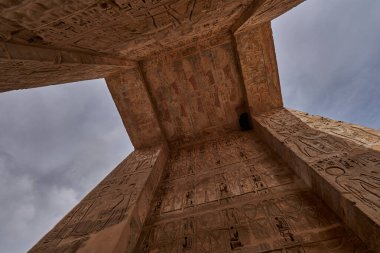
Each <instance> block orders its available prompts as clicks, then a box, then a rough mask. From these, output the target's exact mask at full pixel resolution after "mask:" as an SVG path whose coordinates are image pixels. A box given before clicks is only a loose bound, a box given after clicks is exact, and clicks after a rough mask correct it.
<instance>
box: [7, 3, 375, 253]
mask: <svg viewBox="0 0 380 253" xmlns="http://www.w3.org/2000/svg"><path fill="white" fill-rule="evenodd" d="M379 13H380V2H378V1H371V0H363V1H357V0H328V1H318V0H308V1H306V2H305V3H303V4H302V5H300V6H299V7H297V8H296V9H294V10H292V11H291V12H289V13H287V14H285V15H283V16H281V17H280V18H278V19H276V20H275V21H274V22H273V30H274V37H275V44H276V50H277V55H278V56H277V58H278V63H279V69H280V76H281V82H282V90H283V95H284V99H285V104H286V106H289V107H293V108H296V109H300V110H304V111H308V112H311V113H316V114H321V115H325V116H329V117H332V118H337V119H341V120H346V121H352V122H356V123H360V124H363V125H368V126H371V127H375V128H380V117H379V115H380V114H379V113H378V110H379V108H380V99H378V98H379V97H380V90H379V89H380V85H379V81H380V71H379V66H380V57H378V56H379V55H380V48H379V47H380V33H378V32H377V29H378V27H380V15H378V14H379ZM131 150H132V146H131V144H130V142H129V139H128V136H127V133H126V131H125V129H124V127H123V125H122V122H121V119H120V116H119V115H118V112H117V110H116V108H115V105H114V104H113V101H112V99H111V96H110V94H109V92H108V90H107V87H106V86H105V84H104V81H103V80H95V81H87V82H82V83H74V84H66V85H59V86H51V87H45V88H38V89H31V90H25V91H15V92H7V93H3V94H0V205H1V208H0V224H2V226H1V227H0V245H1V246H0V252H4V253H10V252H12V253H13V252H15V253H17V252H25V251H26V250H28V249H29V248H30V247H31V246H32V245H33V244H34V243H36V242H37V240H38V239H40V238H41V236H42V235H43V234H45V233H46V232H47V231H48V230H49V229H50V228H51V227H52V226H53V225H54V224H55V223H56V222H57V221H59V219H61V218H62V217H63V215H64V214H65V213H67V211H69V209H71V208H72V207H73V206H74V205H75V204H76V203H77V202H78V201H79V200H80V199H81V198H82V197H83V196H84V195H85V194H86V193H87V192H88V191H89V190H90V189H92V188H93V187H94V186H95V185H96V184H97V183H98V182H99V181H100V180H101V179H102V178H103V177H104V176H105V175H106V174H107V173H108V172H110V171H111V170H112V169H113V168H114V167H115V166H116V165H117V163H119V162H120V161H121V160H122V159H123V158H124V157H126V156H127V154H128V153H129V152H130V151H131Z"/></svg>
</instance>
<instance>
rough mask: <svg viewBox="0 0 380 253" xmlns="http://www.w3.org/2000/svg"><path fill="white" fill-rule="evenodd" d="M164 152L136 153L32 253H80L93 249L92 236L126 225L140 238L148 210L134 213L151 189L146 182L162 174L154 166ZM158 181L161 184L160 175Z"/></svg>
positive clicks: (144, 151) (61, 222) (113, 172)
mask: <svg viewBox="0 0 380 253" xmlns="http://www.w3.org/2000/svg"><path fill="white" fill-rule="evenodd" d="M161 152H162V150H161V149H159V148H152V149H148V150H141V151H134V152H133V153H132V154H131V155H130V156H128V158H126V159H125V160H124V161H123V162H122V163H121V164H120V165H119V166H117V167H116V169H115V170H114V171H112V172H111V173H110V174H109V175H108V176H107V177H106V178H105V179H104V180H103V181H102V182H101V183H100V184H99V185H98V186H96V188H95V189H94V190H92V191H91V192H90V193H89V194H88V195H87V196H86V197H85V198H84V199H83V200H82V201H81V202H80V203H79V204H78V205H77V206H76V207H74V209H73V210H71V211H70V212H69V213H68V214H67V215H66V216H65V217H64V218H63V219H62V220H61V221H60V222H59V223H58V224H57V225H56V226H55V227H54V228H53V229H52V230H51V231H50V232H49V233H48V234H47V235H46V236H44V237H43V238H42V239H41V241H40V242H39V243H38V244H37V245H36V246H34V247H33V248H32V249H31V250H30V251H29V252H31V253H37V252H41V253H42V252H44V253H46V252H62V253H63V252H77V251H79V249H80V248H85V247H86V246H92V245H86V244H87V243H88V241H89V240H90V239H91V237H92V236H94V235H96V234H97V233H100V232H101V231H103V230H105V229H108V228H111V227H113V226H115V225H118V224H119V223H122V222H125V221H128V224H127V225H126V226H128V228H127V229H128V230H134V231H133V233H137V234H138V233H139V229H141V226H142V223H143V222H144V220H141V218H144V217H143V216H144V215H143V214H142V213H141V212H145V215H146V212H147V210H145V211H144V210H140V213H138V214H136V211H135V209H136V206H138V208H140V209H141V208H142V207H143V204H142V203H141V200H140V198H141V196H140V195H141V194H142V193H144V192H147V190H148V188H149V187H147V185H146V182H147V180H148V179H149V177H150V176H151V175H150V174H151V173H157V172H156V170H157V171H158V172H159V171H160V169H159V168H155V166H156V165H155V164H156V162H157V158H158V157H159V156H162V154H160V153H161ZM153 169H154V170H153ZM152 170H153V171H152ZM155 177H156V180H158V179H159V177H160V175H159V174H158V175H155ZM151 183H152V184H154V182H151ZM153 192H154V189H152V190H151V191H150V192H149V191H148V192H147V193H148V194H150V195H151V197H150V198H152V195H153ZM146 197H148V198H149V196H146ZM144 201H148V203H147V204H148V205H147V206H146V208H148V207H149V202H150V201H149V199H145V200H144ZM131 236H132V235H131ZM134 236H137V235H136V234H135V235H134ZM130 240H131V241H133V239H132V238H130ZM103 244H106V242H103ZM111 249H112V248H111V247H110V249H109V250H111ZM110 252H111V251H110Z"/></svg>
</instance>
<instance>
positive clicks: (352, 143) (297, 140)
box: [254, 109, 380, 252]
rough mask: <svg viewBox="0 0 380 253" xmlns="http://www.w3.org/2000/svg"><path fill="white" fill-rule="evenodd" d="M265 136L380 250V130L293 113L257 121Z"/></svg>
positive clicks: (285, 111)
mask: <svg viewBox="0 0 380 253" xmlns="http://www.w3.org/2000/svg"><path fill="white" fill-rule="evenodd" d="M254 125H255V126H254V127H255V129H256V130H257V131H258V132H259V134H260V136H261V137H262V138H263V139H264V140H265V141H266V142H267V143H268V144H269V145H270V146H271V147H272V148H273V149H274V150H275V151H276V152H277V153H278V154H279V155H280V156H281V157H282V158H283V159H284V161H286V162H287V163H288V164H289V166H290V167H291V168H292V169H293V170H294V171H295V172H296V174H297V175H298V176H300V177H301V178H302V179H303V180H304V181H305V182H306V184H307V185H308V186H310V187H311V188H312V189H313V190H314V191H315V192H316V193H317V194H318V195H319V196H320V197H321V199H323V201H324V202H325V203H327V205H329V207H330V208H331V209H332V210H334V211H335V213H336V214H337V215H338V216H339V217H340V218H341V219H342V220H343V221H344V222H345V223H346V224H347V225H348V226H349V227H350V228H351V229H352V230H353V231H354V232H355V233H356V234H357V235H358V236H359V237H360V238H361V239H362V240H363V241H364V242H365V243H366V244H367V245H368V246H369V247H370V248H372V250H374V251H375V252H380V217H379V213H380V152H379V144H380V131H377V130H373V129H369V128H365V127H360V126H357V125H353V124H348V123H343V122H337V121H334V120H330V119H325V118H321V117H316V116H310V115H308V114H306V113H302V112H298V111H291V110H288V109H280V110H273V111H271V112H267V113H264V114H262V115H260V116H257V117H254Z"/></svg>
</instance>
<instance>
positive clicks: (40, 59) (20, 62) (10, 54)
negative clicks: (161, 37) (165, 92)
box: [0, 42, 137, 92]
mask: <svg viewBox="0 0 380 253" xmlns="http://www.w3.org/2000/svg"><path fill="white" fill-rule="evenodd" d="M136 65H137V63H136V62H131V61H127V60H124V59H121V58H116V57H109V56H103V55H94V54H89V53H83V52H76V51H69V50H58V49H53V48H45V47H36V46H27V45H21V44H14V43H8V42H0V69H1V75H0V92H4V91H10V90H17V89H27V88H34V87H41V86H47V85H51V84H59V83H67V82H75V81H81V80H89V79H95V78H102V77H105V76H107V75H109V74H111V73H113V72H117V71H120V70H127V69H130V68H133V67H136Z"/></svg>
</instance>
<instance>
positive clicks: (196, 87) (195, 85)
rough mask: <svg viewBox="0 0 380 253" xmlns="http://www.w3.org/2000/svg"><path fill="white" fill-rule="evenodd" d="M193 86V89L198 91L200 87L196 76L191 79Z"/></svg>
mask: <svg viewBox="0 0 380 253" xmlns="http://www.w3.org/2000/svg"><path fill="white" fill-rule="evenodd" d="M189 81H190V83H191V85H192V86H193V89H194V90H197V89H198V85H197V81H196V80H195V77H194V76H191V77H190V79H189Z"/></svg>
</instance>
